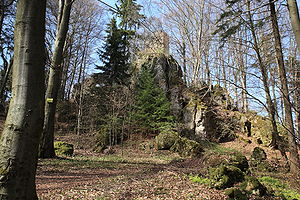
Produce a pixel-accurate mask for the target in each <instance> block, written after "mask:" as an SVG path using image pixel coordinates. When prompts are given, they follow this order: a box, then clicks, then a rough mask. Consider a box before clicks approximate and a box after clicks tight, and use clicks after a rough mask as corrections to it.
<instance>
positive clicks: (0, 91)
mask: <svg viewBox="0 0 300 200" xmlns="http://www.w3.org/2000/svg"><path fill="white" fill-rule="evenodd" d="M12 66H13V57H12V58H11V60H10V62H9V64H8V65H7V67H6V68H5V73H4V75H3V76H2V78H1V85H0V104H1V105H4V102H5V95H4V92H5V88H6V83H7V80H8V77H9V74H10V71H11V68H12Z"/></svg>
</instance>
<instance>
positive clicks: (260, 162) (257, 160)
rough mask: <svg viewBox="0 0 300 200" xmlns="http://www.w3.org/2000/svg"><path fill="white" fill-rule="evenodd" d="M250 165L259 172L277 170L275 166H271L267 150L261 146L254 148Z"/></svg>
mask: <svg viewBox="0 0 300 200" xmlns="http://www.w3.org/2000/svg"><path fill="white" fill-rule="evenodd" d="M250 166H251V168H252V169H253V170H256V171H259V172H272V171H275V168H274V167H273V166H271V165H270V164H269V162H268V160H267V154H266V152H265V151H264V150H263V149H262V148H260V147H255V148H254V150H253V152H252V155H251V160H250Z"/></svg>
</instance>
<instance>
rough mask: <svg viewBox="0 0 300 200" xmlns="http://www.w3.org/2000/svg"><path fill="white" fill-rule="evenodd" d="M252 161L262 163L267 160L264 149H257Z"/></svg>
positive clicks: (253, 153) (254, 151)
mask: <svg viewBox="0 0 300 200" xmlns="http://www.w3.org/2000/svg"><path fill="white" fill-rule="evenodd" d="M251 159H252V160H255V161H258V162H261V161H264V160H267V154H266V152H265V151H264V150H263V149H262V148H260V147H255V148H254V150H253V152H252V155H251Z"/></svg>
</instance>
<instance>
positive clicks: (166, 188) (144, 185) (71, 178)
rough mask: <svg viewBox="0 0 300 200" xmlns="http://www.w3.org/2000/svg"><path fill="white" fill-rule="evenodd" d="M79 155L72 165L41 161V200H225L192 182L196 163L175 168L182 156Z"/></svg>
mask: <svg viewBox="0 0 300 200" xmlns="http://www.w3.org/2000/svg"><path fill="white" fill-rule="evenodd" d="M129 149H131V150H129ZM132 149H135V150H132ZM75 153H76V156H74V157H72V158H68V159H46V160H40V161H39V165H38V172H37V180H36V182H37V192H38V195H39V198H40V199H42V200H44V199H49V200H50V199H51V200H60V199H61V200H62V199H64V200H66V199H70V200H71V199H72V200H73V199H91V200H94V199H95V200H110V199H111V200H118V199H119V200H125V199H128V200H129V199H170V200H171V199H172V200H176V199H183V200H186V199H190V200H192V199H201V200H205V199H207V200H208V199H209V200H214V199H215V200H222V199H226V198H225V196H224V194H223V193H222V192H220V191H216V190H213V189H209V188H207V187H204V186H202V185H200V184H196V183H193V182H191V181H190V180H189V177H188V174H189V173H196V172H197V170H198V168H199V165H198V164H197V161H196V160H186V161H180V160H178V161H175V162H174V161H172V160H173V159H178V156H177V155H176V154H172V153H171V152H155V151H152V152H149V151H139V150H138V148H132V147H131V148H128V151H126V152H124V155H123V156H121V152H120V150H117V152H116V153H115V154H113V155H101V154H95V153H92V152H91V151H86V150H77V151H76V152H75Z"/></svg>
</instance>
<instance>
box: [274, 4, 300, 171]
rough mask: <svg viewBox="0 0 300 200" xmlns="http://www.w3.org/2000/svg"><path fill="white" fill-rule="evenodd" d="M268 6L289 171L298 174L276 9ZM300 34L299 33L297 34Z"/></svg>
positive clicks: (293, 131)
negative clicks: (286, 131)
mask: <svg viewBox="0 0 300 200" xmlns="http://www.w3.org/2000/svg"><path fill="white" fill-rule="evenodd" d="M269 5H270V14H271V20H272V29H273V35H274V41H275V52H276V60H277V64H278V71H279V78H280V82H281V92H282V96H283V105H284V112H285V124H286V128H287V129H288V139H289V151H290V171H291V173H293V174H298V173H299V170H300V160H299V154H298V148H297V144H296V141H295V130H294V125H293V116H292V108H291V101H290V97H289V88H288V83H287V78H286V70H285V66H284V60H283V54H282V45H281V37H280V33H279V27H278V21H277V16H276V9H275V4H274V1H273V0H269ZM299 34H300V32H299Z"/></svg>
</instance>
